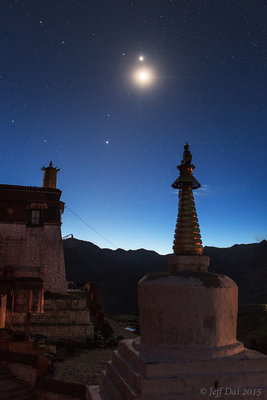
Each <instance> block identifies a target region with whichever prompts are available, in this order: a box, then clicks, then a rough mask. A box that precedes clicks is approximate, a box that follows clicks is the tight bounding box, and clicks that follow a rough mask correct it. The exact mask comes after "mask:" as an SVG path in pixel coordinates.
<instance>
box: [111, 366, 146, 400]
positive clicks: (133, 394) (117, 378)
mask: <svg viewBox="0 0 267 400" xmlns="http://www.w3.org/2000/svg"><path fill="white" fill-rule="evenodd" d="M107 375H108V376H109V377H110V379H111V380H112V382H113V383H114V385H115V386H116V387H117V388H118V390H119V392H120V393H121V395H122V397H123V399H125V400H134V399H136V398H137V397H138V395H139V394H140V393H139V392H138V391H137V390H136V388H135V387H134V386H132V385H131V383H130V382H129V381H128V380H127V378H126V377H125V375H124V374H123V373H121V371H120V370H119V369H118V368H117V367H116V366H115V365H114V363H113V362H112V361H109V362H108V367H107Z"/></svg>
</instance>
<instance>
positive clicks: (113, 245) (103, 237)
mask: <svg viewBox="0 0 267 400" xmlns="http://www.w3.org/2000/svg"><path fill="white" fill-rule="evenodd" d="M65 208H67V209H68V210H69V211H70V212H71V213H72V214H73V215H75V217H76V218H78V219H79V220H80V221H82V222H83V223H84V224H85V225H87V226H88V227H89V228H90V229H92V231H94V232H95V233H96V234H97V235H98V236H100V237H101V238H102V239H104V240H105V241H106V242H108V243H109V244H111V246H112V247H114V248H116V246H115V244H114V243H112V242H111V241H110V240H109V239H107V238H105V236H103V235H102V234H101V233H99V232H98V231H97V230H96V229H94V228H93V227H92V226H91V225H89V224H88V223H87V222H86V221H84V219H82V218H81V217H79V215H78V214H76V213H75V212H74V211H73V210H71V209H70V208H69V206H66V205H65Z"/></svg>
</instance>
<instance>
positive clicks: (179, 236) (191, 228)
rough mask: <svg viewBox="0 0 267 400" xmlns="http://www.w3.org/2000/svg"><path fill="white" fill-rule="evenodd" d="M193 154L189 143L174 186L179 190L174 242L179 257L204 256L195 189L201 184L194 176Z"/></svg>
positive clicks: (174, 249) (185, 147)
mask: <svg viewBox="0 0 267 400" xmlns="http://www.w3.org/2000/svg"><path fill="white" fill-rule="evenodd" d="M191 161H192V154H191V152H190V150H189V145H188V143H186V144H185V146H184V153H183V159H182V160H181V164H180V165H178V166H177V168H178V169H179V171H180V176H179V177H178V178H177V179H176V181H175V182H174V183H173V184H172V187H173V188H174V189H178V190H179V207H178V217H177V223H176V229H175V235H174V241H173V251H174V254H175V255H177V256H180V255H190V256H192V255H194V256H200V255H201V254H202V251H203V248H202V241H201V236H200V229H199V224H198V218H197V212H196V207H195V201H194V197H193V192H192V190H193V189H198V188H199V187H200V183H199V182H198V181H197V180H196V178H195V177H194V176H193V169H194V168H195V166H194V165H193V164H191Z"/></svg>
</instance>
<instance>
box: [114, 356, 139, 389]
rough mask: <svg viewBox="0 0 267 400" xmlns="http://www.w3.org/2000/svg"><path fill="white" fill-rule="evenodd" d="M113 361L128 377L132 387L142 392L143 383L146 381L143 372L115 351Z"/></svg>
mask: <svg viewBox="0 0 267 400" xmlns="http://www.w3.org/2000/svg"><path fill="white" fill-rule="evenodd" d="M112 361H113V363H114V365H115V366H116V367H117V368H118V370H119V371H120V372H121V373H122V374H123V375H124V376H125V377H126V379H127V380H128V381H129V382H130V383H131V385H132V386H133V387H135V388H137V390H139V391H140V390H141V381H142V380H144V379H145V376H144V375H143V374H142V372H140V371H138V369H137V368H136V367H135V366H134V365H133V364H132V363H131V362H130V361H129V360H127V359H126V358H125V357H124V356H123V355H122V354H121V353H120V352H118V350H115V351H114V352H113V354H112Z"/></svg>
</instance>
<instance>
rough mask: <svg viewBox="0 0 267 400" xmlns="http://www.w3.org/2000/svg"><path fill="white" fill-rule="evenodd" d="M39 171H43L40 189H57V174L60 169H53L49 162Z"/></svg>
mask: <svg viewBox="0 0 267 400" xmlns="http://www.w3.org/2000/svg"><path fill="white" fill-rule="evenodd" d="M41 170H42V171H44V175H43V184H42V187H45V188H54V189H55V188H56V187H57V173H58V171H60V169H59V168H57V167H53V163H52V161H50V163H49V166H48V167H42V168H41Z"/></svg>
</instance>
